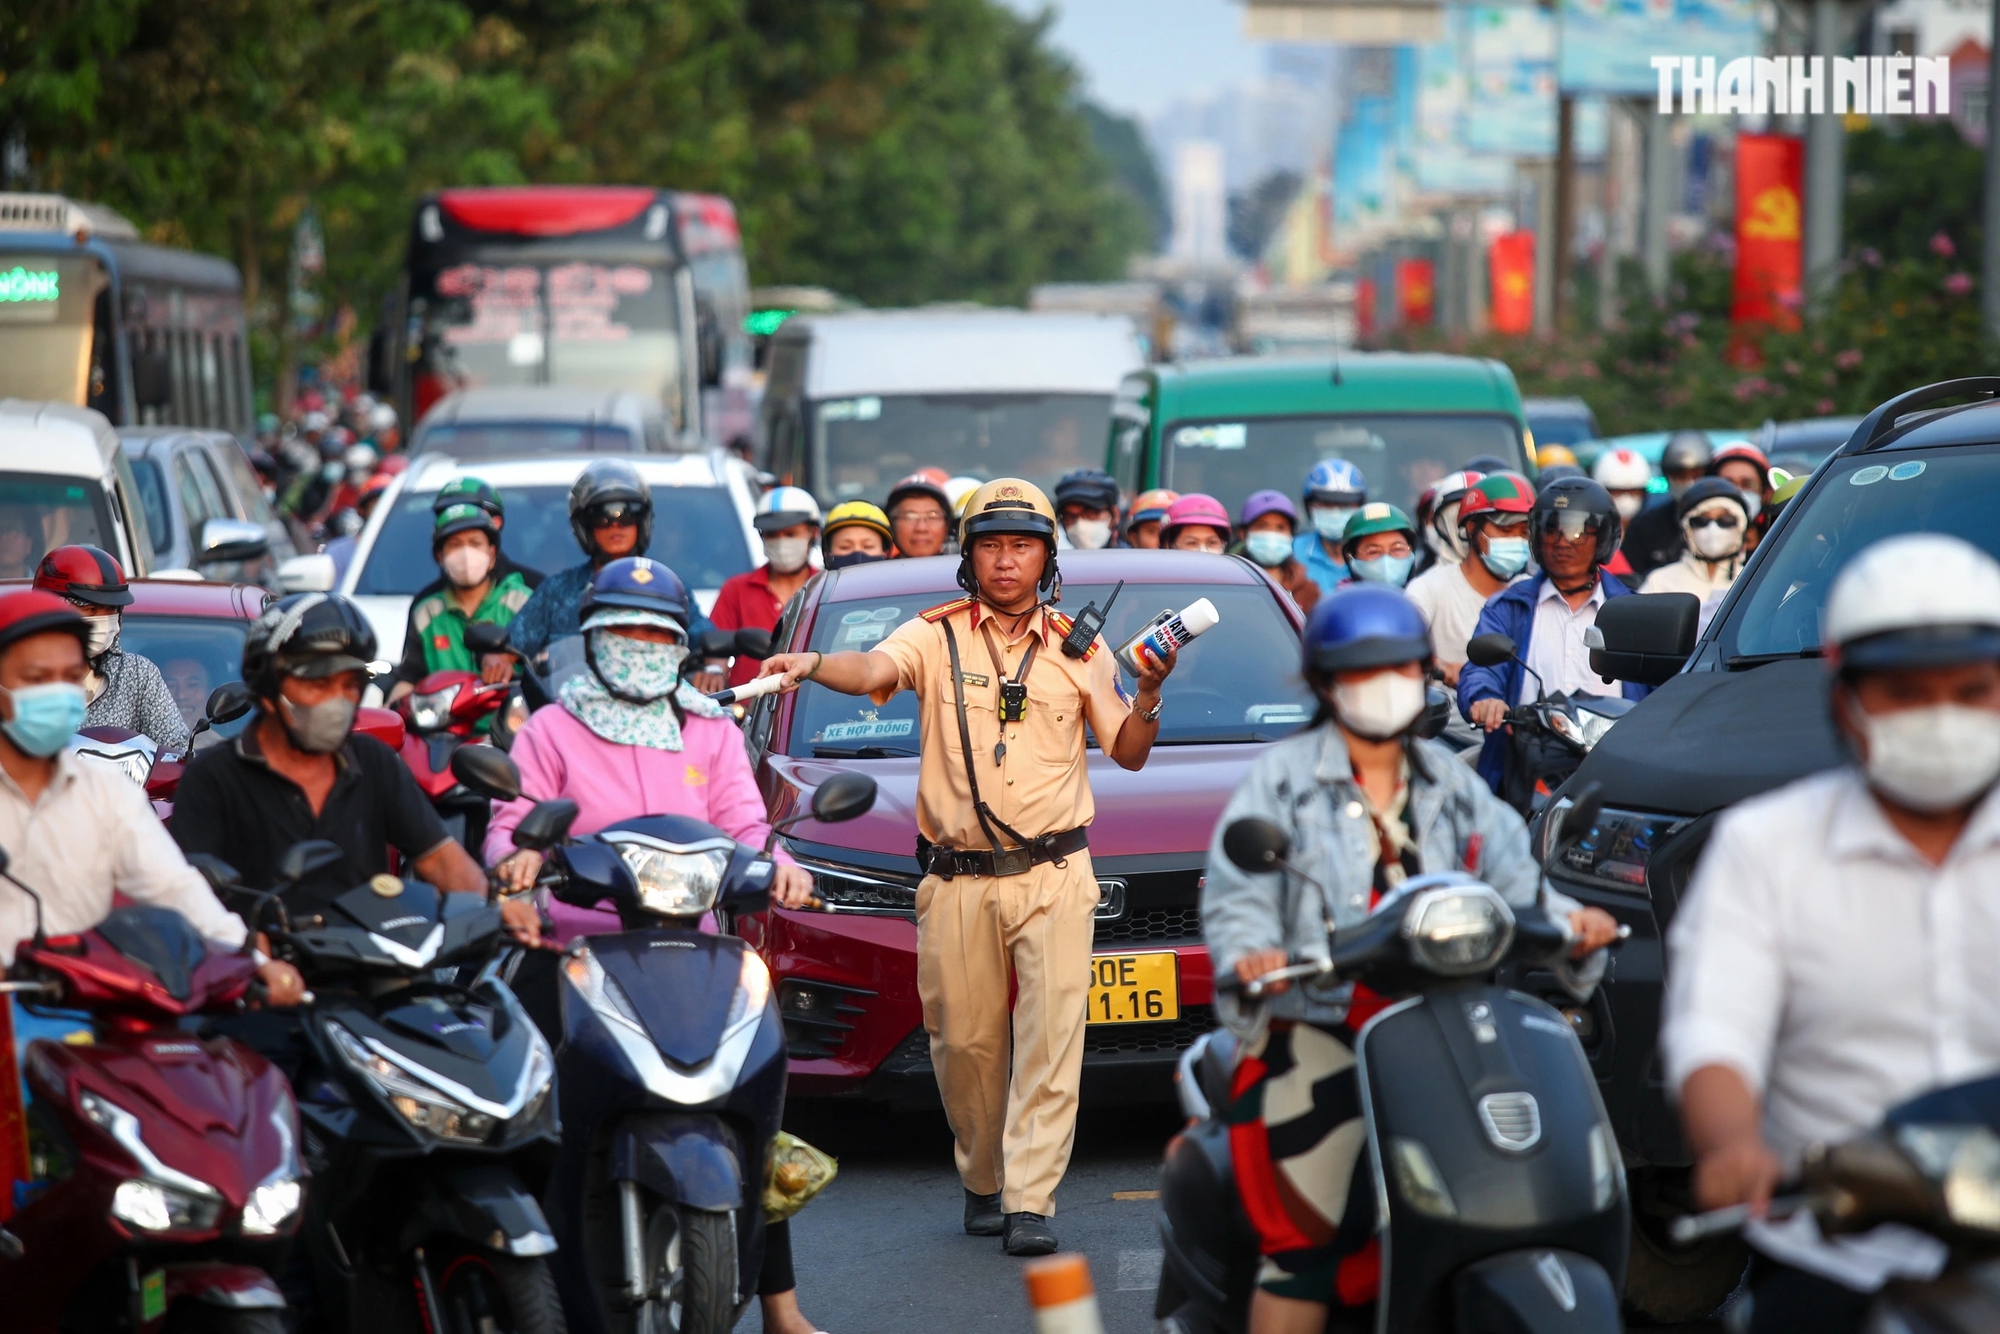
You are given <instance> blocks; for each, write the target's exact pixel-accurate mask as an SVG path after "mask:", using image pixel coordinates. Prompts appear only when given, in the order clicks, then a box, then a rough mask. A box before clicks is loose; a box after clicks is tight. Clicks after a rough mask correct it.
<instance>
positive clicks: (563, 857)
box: [516, 803, 639, 908]
mask: <svg viewBox="0 0 2000 1334" xmlns="http://www.w3.org/2000/svg"><path fill="white" fill-rule="evenodd" d="M544 804H552V803H544ZM565 804H568V803H565ZM572 810H574V807H572ZM530 818H533V817H532V816H531V817H530ZM571 818H574V815H572V817H571ZM564 824H565V827H567V824H568V822H567V821H565V822H564ZM521 827H522V828H523V829H525V828H527V821H526V820H524V821H522V822H521ZM516 837H517V838H518V837H519V831H518V830H517V831H516ZM551 860H554V861H557V862H558V863H559V867H558V869H559V870H561V872H562V874H561V875H560V876H558V877H557V879H556V884H555V896H556V898H558V899H559V900H561V901H562V902H564V903H567V904H569V905H570V906H571V907H574V908H594V907H596V906H597V905H598V904H599V903H601V902H602V901H603V900H605V899H610V900H611V901H612V902H614V903H621V904H626V903H636V902H637V901H638V898H639V882H638V881H637V880H634V879H633V878H632V868H631V867H629V866H627V865H626V864H625V859H624V858H623V857H620V856H619V855H618V853H617V852H616V851H615V850H613V849H612V847H611V846H610V845H609V844H607V843H597V842H591V841H585V842H582V843H572V844H570V845H569V846H568V847H566V848H564V849H562V851H560V852H558V853H556V854H555V857H554V858H552V859H551Z"/></svg>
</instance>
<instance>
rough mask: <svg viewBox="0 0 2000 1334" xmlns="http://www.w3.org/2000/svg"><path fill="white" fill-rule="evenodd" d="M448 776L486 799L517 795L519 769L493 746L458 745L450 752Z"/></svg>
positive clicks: (503, 799)
mask: <svg viewBox="0 0 2000 1334" xmlns="http://www.w3.org/2000/svg"><path fill="white" fill-rule="evenodd" d="M451 776H452V777H453V778H456V779H457V780H458V781H459V782H461V783H463V784H464V785H465V787H466V790H467V791H469V792H472V793H474V794H476V795H478V796H482V797H485V798H486V799H487V800H489V801H513V800H514V799H516V798H517V797H519V796H520V795H521V771H520V770H519V769H517V768H515V767H514V761H512V760H510V759H508V758H507V753H506V752H505V751H503V750H500V749H499V748H497V747H495V746H460V747H459V748H458V749H457V750H455V751H453V752H452V753H451Z"/></svg>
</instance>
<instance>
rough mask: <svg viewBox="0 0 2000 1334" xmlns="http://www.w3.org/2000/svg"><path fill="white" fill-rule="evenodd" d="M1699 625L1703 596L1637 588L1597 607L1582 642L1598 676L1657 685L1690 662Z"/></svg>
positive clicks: (1662, 683) (1674, 674)
mask: <svg viewBox="0 0 2000 1334" xmlns="http://www.w3.org/2000/svg"><path fill="white" fill-rule="evenodd" d="M1700 628H1701V599H1700V598H1698V597H1696V596H1695V595H1694V594H1692V593H1635V594H1633V595H1632V596H1631V597H1625V598H1612V599H1611V600H1610V601H1608V602H1606V603H1605V604H1604V605H1603V606H1601V607H1599V608H1598V609H1597V622H1596V624H1594V625H1592V626H1590V627H1589V628H1588V629H1586V630H1585V631H1584V632H1583V642H1584V643H1585V644H1586V645H1588V646H1589V649H1590V670H1591V671H1593V672H1596V673H1597V674H1598V675H1599V676H1601V677H1604V678H1605V679H1607V680H1612V681H1636V682H1638V683H1639V684H1640V685H1648V686H1657V685H1665V684H1666V683H1667V682H1668V681H1670V680H1672V679H1673V678H1674V677H1675V676H1676V675H1677V674H1678V673H1679V672H1680V670H1681V668H1682V667H1684V666H1686V665H1687V660H1688V656H1689V655H1690V654H1692V653H1693V652H1694V645H1695V640H1696V639H1698V638H1699V637H1700V633H1699V632H1700ZM1475 642H1476V641H1475Z"/></svg>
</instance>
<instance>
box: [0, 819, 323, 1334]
mask: <svg viewBox="0 0 2000 1334" xmlns="http://www.w3.org/2000/svg"><path fill="white" fill-rule="evenodd" d="M0 876H5V878H7V879H8V880H10V881H13V883H14V884H15V885H16V886H18V887H20V888H21V889H23V890H24V891H26V892H28V893H29V894H30V895H31V896H32V897H33V898H34V900H35V912H36V929H35V936H34V939H33V940H32V941H29V942H25V943H23V944H22V946H21V947H20V949H19V950H18V951H17V953H16V955H15V959H14V966H13V969H12V971H11V972H10V974H9V980H7V981H5V982H0V992H9V993H13V995H14V996H16V997H19V998H20V1003H21V1004H22V1006H23V1008H24V1011H25V1013H24V1014H23V1016H22V1017H23V1018H24V1019H26V1020H27V1021H28V1022H29V1023H31V1024H32V1023H36V1022H38V1021H39V1023H40V1024H41V1025H43V1026H46V1027H68V1028H69V1031H68V1032H67V1033H66V1034H65V1035H64V1037H62V1038H51V1037H39V1038H35V1039H34V1040H33V1041H30V1042H27V1043H26V1044H25V1052H24V1055H25V1059H24V1062H23V1066H24V1068H23V1070H22V1075H23V1080H24V1085H25V1090H26V1094H27V1098H28V1101H27V1105H26V1107H25V1121H26V1126H25V1133H26V1139H27V1143H26V1145H25V1146H24V1147H25V1152H24V1153H20V1154H19V1156H18V1160H17V1164H16V1165H14V1167H13V1170H0V1181H4V1182H5V1184H6V1185H7V1187H8V1189H9V1190H10V1193H11V1195H12V1197H13V1199H12V1201H11V1202H12V1204H13V1205H14V1213H13V1215H12V1217H11V1218H9V1219H8V1220H7V1228H8V1232H7V1234H0V1237H4V1238H5V1241H6V1244H5V1246H4V1248H0V1310H4V1311H5V1312H6V1318H5V1323H6V1326H7V1328H9V1329H12V1330H20V1331H24V1332H26V1334H44V1332H46V1334H55V1331H56V1330H58V1329H61V1330H77V1329H89V1330H125V1331H133V1332H134V1334H140V1332H142V1331H143V1332H146V1334H150V1332H151V1331H156V1330H159V1329H161V1327H162V1324H163V1323H164V1327H165V1328H166V1329H167V1330H169V1331H175V1332H176V1334H179V1332H181V1331H187V1332H189V1334H192V1332H193V1331H205V1332H206V1334H282V1332H283V1330H284V1328H285V1325H284V1318H283V1316H284V1308H285V1299H284V1296H283V1295H282V1294H281V1293H280V1291H279V1289H278V1285H277V1283H276V1282H275V1281H274V1280H273V1278H272V1275H274V1274H275V1273H277V1272H278V1270H279V1267H280V1265H281V1264H282V1263H283V1259H284V1254H285V1252H286V1250H287V1249H288V1248H289V1246H290V1244H291V1238H292V1236H293V1234H294V1233H295V1232H296V1231H297V1229H298V1226H299V1208H300V1202H301V1195H302V1192H303V1185H304V1169H303V1165H302V1163H301V1160H300V1152H299V1143H300V1136H299V1118H298V1112H297V1109H296V1107H295V1105H294V1103H293V1100H292V1094H291V1091H290V1089H289V1088H288V1087H287V1086H286V1083H285V1078H284V1076H283V1075H282V1074H281V1073H279V1071H278V1070H276V1069H275V1068H273V1067H272V1066H271V1065H270V1063H269V1062H267V1061H266V1060H265V1059H264V1058H263V1057H261V1056H259V1055H258V1054H257V1053H256V1052H254V1051H252V1050H250V1049H249V1048H248V1047H245V1046H243V1045H242V1044H240V1043H236V1042H232V1041H228V1040H226V1039H208V1040H206V1041H203V1040H198V1039H196V1038H195V1037H194V1036H193V1035H192V1034H190V1033H188V1032H186V1031H184V1030H183V1029H182V1028H181V1027H179V1025H180V1023H181V1021H182V1020H184V1019H185V1018H187V1017H188V1016H192V1015H199V1014H214V1013H217V1012H224V1011H233V1010H235V1009H237V1008H239V1007H240V1005H241V1004H242V1002H243V1001H244V999H245V998H246V997H248V996H251V995H253V994H254V993H255V991H256V990H258V987H257V984H256V968H257V966H256V963H255V961H254V960H253V958H252V957H251V956H250V955H249V954H248V953H228V952H224V951H221V950H217V949H215V948H213V947H211V946H210V945H209V944H208V942H206V941H204V940H203V939H202V938H201V936H200V935H198V934H197V933H196V932H195V930H194V928H193V927H191V926H190V925H188V923H187V921H186V919H185V918H183V917H181V915H180V914H178V913H176V912H173V911H171V910H168V909H165V908H155V907H125V908H120V909H117V910H116V911H114V912H113V913H112V914H111V915H110V916H109V917H107V918H105V919H104V921H103V922H101V923H99V925H98V926H97V928H96V929H95V930H92V931H87V932H83V933H81V934H78V935H67V936H48V935H45V934H44V933H43V931H42V929H41V900H40V897H39V896H38V895H35V894H34V892H33V891H32V890H29V889H28V888H27V887H26V886H23V885H21V883H20V882H19V881H18V880H14V879H13V877H12V876H11V875H8V874H7V871H6V857H5V854H4V853H0ZM7 999H8V998H7V997H6V996H4V995H0V1004H5V1003H6V1001H7ZM75 1011H82V1012H84V1013H83V1014H82V1015H75V1014H72V1013H69V1012H75ZM65 1017H67V1018H69V1019H80V1020H83V1021H85V1022H83V1023H77V1024H74V1025H62V1024H60V1023H59V1022H58V1021H60V1020H61V1019H63V1018H65ZM24 1036H25V1034H24ZM8 1046H9V1050H8V1051H7V1052H6V1057H7V1060H6V1062H5V1069H6V1071H7V1078H8V1081H9V1084H10V1085H11V1084H12V1081H13V1079H14V1075H13V1070H12V1057H13V1054H14V1053H13V1050H12V1047H13V1043H12V1039H11V1037H10V1038H9V1042H8ZM14 1095H15V1088H14V1087H11V1086H10V1087H8V1088H5V1089H0V1101H11V1100H12V1098H13V1097H14ZM0 1138H4V1137H0ZM21 1167H25V1169H26V1171H25V1173H21V1172H20V1171H19V1168H21Z"/></svg>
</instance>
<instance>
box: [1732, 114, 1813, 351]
mask: <svg viewBox="0 0 2000 1334" xmlns="http://www.w3.org/2000/svg"><path fill="white" fill-rule="evenodd" d="M1805 164H1806V153H1805V141H1804V140H1802V139H1797V138H1794V137H1793V136H1791V135H1788V134H1739V135H1737V136H1736V282H1735V288H1734V296H1733V300H1732V301H1731V303H1730V307H1729V318H1730V320H1731V322H1733V323H1735V324H1739V325H1746V324H1761V325H1765V326H1768V327H1770V328H1774V329H1796V328H1798V327H1799V304H1800V301H1801V298H1802V295H1803V291H1804V283H1805V242H1804V228H1803V226H1802V225H1801V218H1802V216H1803V213H1802V210H1801V209H1800V206H1799V197H1800V192H1801V190H1802V189H1803V186H1804V182H1805Z"/></svg>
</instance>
